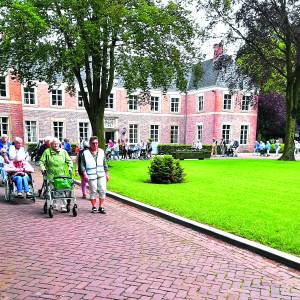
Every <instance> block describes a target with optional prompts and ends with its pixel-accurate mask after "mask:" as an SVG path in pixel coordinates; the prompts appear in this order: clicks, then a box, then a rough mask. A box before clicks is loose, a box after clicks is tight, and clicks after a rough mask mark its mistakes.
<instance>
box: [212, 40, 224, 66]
mask: <svg viewBox="0 0 300 300" xmlns="http://www.w3.org/2000/svg"><path fill="white" fill-rule="evenodd" d="M222 54H223V41H221V42H220V43H219V44H214V58H213V60H214V61H216V60H217V59H218V57H219V56H221V55H222Z"/></svg>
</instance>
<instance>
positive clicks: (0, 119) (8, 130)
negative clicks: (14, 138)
mask: <svg viewBox="0 0 300 300" xmlns="http://www.w3.org/2000/svg"><path fill="white" fill-rule="evenodd" d="M2 118H6V119H7V131H6V132H4V131H3V123H2ZM3 134H7V135H8V136H10V120H9V116H5V115H3V116H2V115H0V136H2V135H3Z"/></svg>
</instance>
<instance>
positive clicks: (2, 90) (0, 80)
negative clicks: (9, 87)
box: [0, 76, 6, 97]
mask: <svg viewBox="0 0 300 300" xmlns="http://www.w3.org/2000/svg"><path fill="white" fill-rule="evenodd" d="M0 96H1V97H6V82H5V77H4V76H0Z"/></svg>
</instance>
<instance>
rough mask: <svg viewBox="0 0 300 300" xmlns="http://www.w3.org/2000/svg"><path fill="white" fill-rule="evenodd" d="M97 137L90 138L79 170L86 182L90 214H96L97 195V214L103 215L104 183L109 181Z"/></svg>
mask: <svg viewBox="0 0 300 300" xmlns="http://www.w3.org/2000/svg"><path fill="white" fill-rule="evenodd" d="M98 145H99V142H98V137H97V136H92V137H91V138H90V145H89V146H90V147H89V149H87V150H85V151H83V155H82V160H81V170H82V172H83V176H84V177H85V178H86V180H88V183H89V189H90V200H91V204H92V212H93V213H95V212H97V208H96V203H97V200H96V198H97V194H98V195H99V208H98V212H99V213H101V214H105V213H106V211H105V209H104V202H105V198H106V182H107V181H108V180H109V176H108V166H107V161H106V157H105V153H104V151H103V149H101V148H99V146H98Z"/></svg>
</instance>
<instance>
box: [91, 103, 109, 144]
mask: <svg viewBox="0 0 300 300" xmlns="http://www.w3.org/2000/svg"><path fill="white" fill-rule="evenodd" d="M104 103H105V102H104ZM104 109H105V105H103V101H100V104H99V101H98V103H97V105H90V109H89V111H87V113H88V116H89V120H90V123H91V126H92V135H95V136H97V137H98V140H99V147H100V148H102V149H105V134H104V132H105V131H104Z"/></svg>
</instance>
